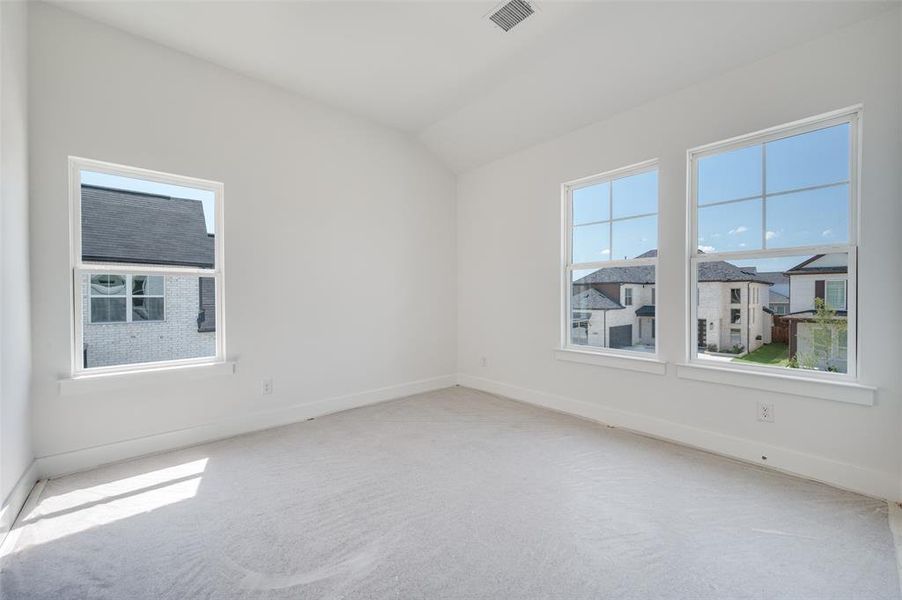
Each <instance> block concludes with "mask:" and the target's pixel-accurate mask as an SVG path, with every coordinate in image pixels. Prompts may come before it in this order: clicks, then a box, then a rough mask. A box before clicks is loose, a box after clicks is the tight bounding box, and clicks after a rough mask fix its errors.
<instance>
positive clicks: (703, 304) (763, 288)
mask: <svg viewBox="0 0 902 600" xmlns="http://www.w3.org/2000/svg"><path fill="white" fill-rule="evenodd" d="M731 288H738V289H739V290H740V303H739V304H731V302H730V289H731ZM768 288H769V286H768V285H767V284H763V283H746V282H744V281H743V282H736V283H729V282H719V281H709V282H701V283H699V284H698V318H699V319H705V321H706V327H707V337H706V344H708V345H710V344H716V345H717V349H718V350H719V351H726V350H729V349H730V348H732V347H733V341H732V339H731V335H730V334H731V332H730V330H731V329H738V330H739V337H740V340H741V341H740V343H741V344H742V345H743V346H744V347H745V348H746V349H747V350H748V351H752V350H755V349H757V348H759V347H760V346H761V345H763V344H764V343H765V341H767V340H769V339H770V332H769V331H768V332H767V333H765V328H766V327H767V326H768V319H766V318H765V313H764V310H763V308H764V306H766V305H767V302H768V298H769V292H768ZM755 290H757V299H758V302H757V303H755V302H754V300H755V297H756V296H755ZM750 293H751V294H752V297H751V300H752V303H751V304H748V303H747V300H748V295H749V294H750ZM731 308H738V309H739V310H740V319H739V323H736V324H733V323H730V309H731ZM751 313H754V319H752V316H751ZM759 335H760V336H761V338H762V339H760V340H758V339H756V338H757V337H758V336H759Z"/></svg>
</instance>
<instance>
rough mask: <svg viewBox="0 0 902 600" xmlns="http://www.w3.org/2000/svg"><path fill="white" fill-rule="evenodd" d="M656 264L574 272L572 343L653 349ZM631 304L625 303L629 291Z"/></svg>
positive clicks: (571, 299)
mask: <svg viewBox="0 0 902 600" xmlns="http://www.w3.org/2000/svg"><path fill="white" fill-rule="evenodd" d="M654 283H655V267H654V266H653V265H642V266H631V267H604V268H601V269H583V270H576V271H574V272H573V275H572V277H571V285H570V291H571V298H570V308H571V311H570V312H571V314H570V316H569V324H570V327H569V334H570V343H571V344H573V345H577V346H591V347H597V348H615V349H619V350H629V351H634V352H645V353H648V352H654V351H655V336H654V327H653V326H652V320H653V319H654V317H655V306H654V303H653V301H652V290H653V289H654ZM627 289H628V290H630V292H629V294H630V295H631V299H632V304H631V305H629V306H625V305H624V303H623V301H624V299H625V298H626V296H627V294H626V290H627Z"/></svg>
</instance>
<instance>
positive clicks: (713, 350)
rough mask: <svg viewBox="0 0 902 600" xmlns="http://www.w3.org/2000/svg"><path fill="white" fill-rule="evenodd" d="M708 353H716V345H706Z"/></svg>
mask: <svg viewBox="0 0 902 600" xmlns="http://www.w3.org/2000/svg"><path fill="white" fill-rule="evenodd" d="M708 352H717V344H708Z"/></svg>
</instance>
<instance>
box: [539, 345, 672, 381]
mask: <svg viewBox="0 0 902 600" xmlns="http://www.w3.org/2000/svg"><path fill="white" fill-rule="evenodd" d="M554 357H555V358H556V359H557V360H566V361H569V362H576V363H582V364H584V365H597V366H599V367H610V368H612V369H627V370H629V371H640V372H643V373H654V374H656V375H664V374H665V373H667V363H666V362H664V361H662V360H658V359H657V358H646V357H644V356H626V355H622V354H608V353H602V352H592V351H589V350H573V349H571V348H566V349H559V350H555V351H554Z"/></svg>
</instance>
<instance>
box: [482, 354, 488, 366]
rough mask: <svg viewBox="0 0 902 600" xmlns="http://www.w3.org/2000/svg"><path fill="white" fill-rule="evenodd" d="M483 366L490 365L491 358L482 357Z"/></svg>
mask: <svg viewBox="0 0 902 600" xmlns="http://www.w3.org/2000/svg"><path fill="white" fill-rule="evenodd" d="M482 366H483V367H487V366H489V359H487V358H486V357H484V356H483V357H482Z"/></svg>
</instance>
